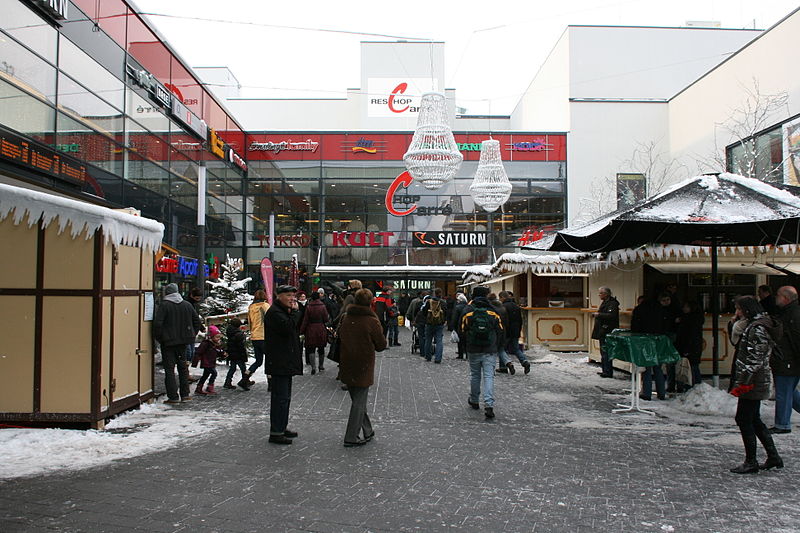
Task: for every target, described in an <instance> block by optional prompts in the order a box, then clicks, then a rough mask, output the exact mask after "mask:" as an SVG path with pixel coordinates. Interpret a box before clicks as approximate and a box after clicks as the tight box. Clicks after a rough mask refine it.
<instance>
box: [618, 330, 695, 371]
mask: <svg viewBox="0 0 800 533" xmlns="http://www.w3.org/2000/svg"><path fill="white" fill-rule="evenodd" d="M605 348H606V351H607V352H608V355H609V357H611V358H612V359H619V360H620V361H627V362H629V363H633V364H635V365H637V366H656V365H661V364H665V363H677V362H678V361H680V359H681V357H680V355H678V351H677V350H676V349H675V346H673V345H672V341H670V340H669V337H667V336H666V335H651V334H649V333H631V332H630V331H628V330H620V329H615V330H614V331H612V332H611V333H609V334H608V335H606V339H605Z"/></svg>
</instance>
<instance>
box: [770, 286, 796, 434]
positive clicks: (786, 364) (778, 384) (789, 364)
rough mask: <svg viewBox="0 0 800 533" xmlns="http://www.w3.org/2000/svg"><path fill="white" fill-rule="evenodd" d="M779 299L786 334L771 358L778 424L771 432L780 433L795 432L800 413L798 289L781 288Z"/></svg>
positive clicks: (780, 316)
mask: <svg viewBox="0 0 800 533" xmlns="http://www.w3.org/2000/svg"><path fill="white" fill-rule="evenodd" d="M775 300H776V303H777V305H778V308H779V309H780V314H779V320H780V322H781V325H782V326H783V335H782V336H781V338H780V340H779V341H778V347H779V348H780V350H779V351H776V352H775V353H774V354H773V356H772V358H771V359H770V366H771V367H772V375H773V377H774V379H775V425H774V426H773V427H771V428H770V432H771V433H779V434H780V433H791V432H792V409H794V410H795V411H797V412H798V413H800V391H798V390H797V385H798V383H800V304H798V301H797V289H795V288H794V287H792V286H790V285H787V286H785V287H781V288H780V289H778V294H777V296H776V298H775ZM765 311H766V309H765Z"/></svg>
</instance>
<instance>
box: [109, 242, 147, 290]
mask: <svg viewBox="0 0 800 533" xmlns="http://www.w3.org/2000/svg"><path fill="white" fill-rule="evenodd" d="M117 254H118V258H119V260H118V261H117V264H116V273H115V278H114V285H115V287H114V288H115V289H117V290H126V289H138V288H139V283H140V279H141V277H140V275H139V254H140V250H139V248H132V247H130V246H118V247H117Z"/></svg>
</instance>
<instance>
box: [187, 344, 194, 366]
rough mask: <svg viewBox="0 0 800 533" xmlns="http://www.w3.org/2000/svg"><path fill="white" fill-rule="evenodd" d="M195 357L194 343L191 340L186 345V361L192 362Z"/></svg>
mask: <svg viewBox="0 0 800 533" xmlns="http://www.w3.org/2000/svg"><path fill="white" fill-rule="evenodd" d="M192 359H194V343H193V342H190V343H189V344H187V345H186V362H188V363H190V364H191V362H192Z"/></svg>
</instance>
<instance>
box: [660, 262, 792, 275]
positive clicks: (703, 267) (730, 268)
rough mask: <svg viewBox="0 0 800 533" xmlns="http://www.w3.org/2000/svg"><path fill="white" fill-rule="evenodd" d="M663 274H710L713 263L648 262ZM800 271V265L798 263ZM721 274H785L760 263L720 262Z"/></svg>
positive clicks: (719, 269)
mask: <svg viewBox="0 0 800 533" xmlns="http://www.w3.org/2000/svg"><path fill="white" fill-rule="evenodd" d="M647 264H648V265H650V266H651V267H653V268H655V269H656V270H658V271H659V272H661V273H663V274H710V273H711V263H694V262H691V261H683V262H676V263H647ZM795 268H797V269H798V272H799V273H800V265H796V267H795ZM718 272H719V273H720V274H765V275H767V276H785V275H786V274H784V273H783V272H781V271H779V270H777V269H775V268H772V267H768V266H767V265H762V264H760V263H753V264H750V263H724V262H722V263H719V266H718Z"/></svg>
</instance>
